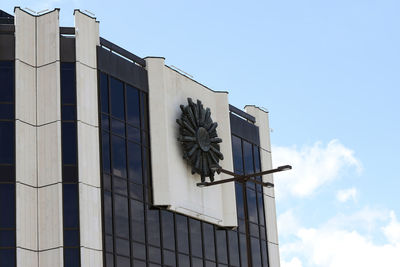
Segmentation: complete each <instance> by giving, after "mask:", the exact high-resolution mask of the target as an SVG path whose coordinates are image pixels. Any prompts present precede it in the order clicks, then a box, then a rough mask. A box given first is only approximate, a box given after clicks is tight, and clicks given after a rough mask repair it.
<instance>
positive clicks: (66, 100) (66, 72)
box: [61, 62, 76, 105]
mask: <svg viewBox="0 0 400 267" xmlns="http://www.w3.org/2000/svg"><path fill="white" fill-rule="evenodd" d="M75 84H76V81H75V63H65V62H63V63H61V103H62V104H63V105H65V104H76V85H75Z"/></svg>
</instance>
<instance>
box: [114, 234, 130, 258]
mask: <svg viewBox="0 0 400 267" xmlns="http://www.w3.org/2000/svg"><path fill="white" fill-rule="evenodd" d="M115 251H116V252H117V254H118V255H122V256H127V257H129V256H130V255H129V254H130V247H129V241H128V240H125V239H121V238H116V239H115Z"/></svg>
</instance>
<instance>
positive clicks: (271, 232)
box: [245, 106, 280, 267]
mask: <svg viewBox="0 0 400 267" xmlns="http://www.w3.org/2000/svg"><path fill="white" fill-rule="evenodd" d="M245 111H246V112H247V113H249V114H250V115H252V116H254V117H255V118H256V123H255V124H256V125H257V126H258V127H259V130H260V157H261V167H262V170H269V169H272V156H271V142H270V128H269V118H268V112H267V111H265V110H263V109H261V108H259V107H256V106H246V107H245ZM263 181H264V182H270V183H273V182H274V178H273V175H272V174H269V175H264V176H263ZM263 192H264V211H265V220H266V222H265V225H266V227H267V240H268V255H269V266H271V267H279V266H280V260H279V242H278V228H277V225H276V208H275V192H274V188H267V187H264V188H263Z"/></svg>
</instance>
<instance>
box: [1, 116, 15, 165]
mask: <svg viewBox="0 0 400 267" xmlns="http://www.w3.org/2000/svg"><path fill="white" fill-rule="evenodd" d="M14 138H15V131H14V122H11V121H0V163H3V164H4V163H5V164H14V157H15V147H14V146H15V141H14V140H15V139H14Z"/></svg>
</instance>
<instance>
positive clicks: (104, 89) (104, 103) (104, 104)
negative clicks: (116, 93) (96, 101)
mask: <svg viewBox="0 0 400 267" xmlns="http://www.w3.org/2000/svg"><path fill="white" fill-rule="evenodd" d="M100 98H101V111H102V112H105V113H108V112H109V110H108V77H107V75H106V74H104V73H100Z"/></svg>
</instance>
